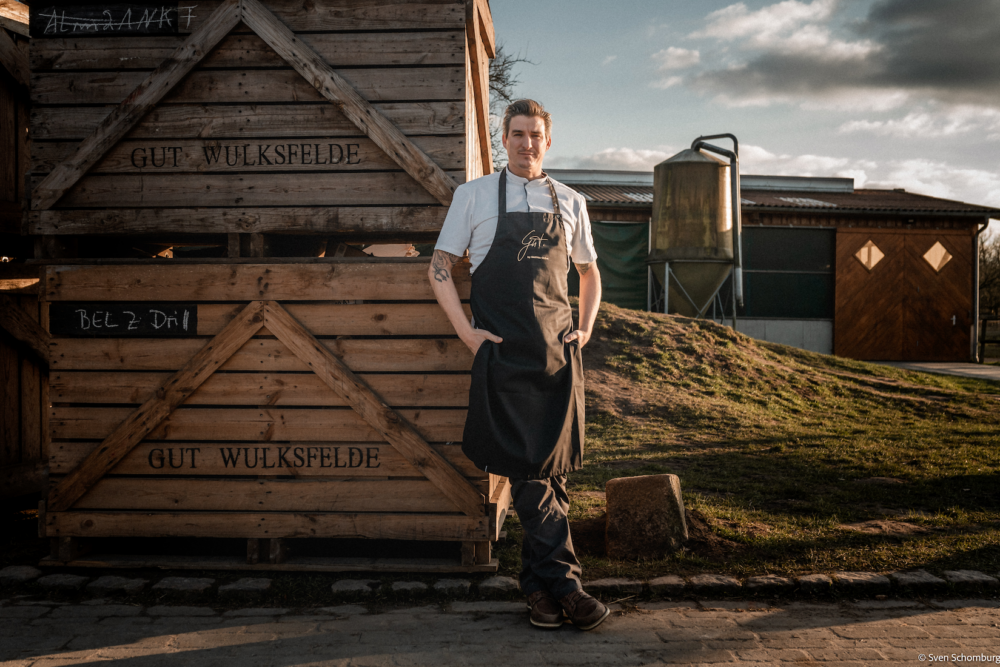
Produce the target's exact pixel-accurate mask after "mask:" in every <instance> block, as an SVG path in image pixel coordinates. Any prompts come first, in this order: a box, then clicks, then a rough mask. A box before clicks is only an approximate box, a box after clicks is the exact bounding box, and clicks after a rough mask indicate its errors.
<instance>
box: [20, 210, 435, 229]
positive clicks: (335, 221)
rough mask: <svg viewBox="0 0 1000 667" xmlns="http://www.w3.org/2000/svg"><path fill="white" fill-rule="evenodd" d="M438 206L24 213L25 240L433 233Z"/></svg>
mask: <svg viewBox="0 0 1000 667" xmlns="http://www.w3.org/2000/svg"><path fill="white" fill-rule="evenodd" d="M447 212H448V209H447V208H446V207H444V206H397V207H392V206H364V207H349V206H345V207H336V206H323V207H308V206H302V207H294V208H242V207H241V208H221V209H220V208H120V209H98V210H85V209H84V210H70V211H62V210H58V209H57V210H54V211H53V210H48V211H29V212H28V232H29V233H30V234H151V233H172V234H180V233H192V234H212V233H216V234H231V233H234V230H235V233H241V234H251V233H257V234H260V233H267V232H296V233H301V234H305V233H316V234H319V233H331V234H341V233H356V232H375V233H393V234H408V233H434V232H438V231H440V229H441V225H442V224H443V223H444V218H445V215H446V214H447Z"/></svg>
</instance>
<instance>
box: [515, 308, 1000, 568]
mask: <svg viewBox="0 0 1000 667" xmlns="http://www.w3.org/2000/svg"><path fill="white" fill-rule="evenodd" d="M584 359H585V362H584V363H585V366H586V380H587V410H588V412H587V450H586V452H585V468H584V469H583V470H581V471H579V472H576V473H574V474H572V475H571V476H570V484H571V488H572V490H573V492H574V493H573V509H572V512H573V518H574V519H575V523H574V526H575V527H576V528H577V532H578V533H579V538H577V540H576V541H577V542H579V543H580V546H581V547H582V548H581V549H580V550H581V551H583V552H584V566H585V570H586V572H585V576H586V578H588V579H593V578H598V577H603V576H636V577H650V576H657V575H659V574H667V573H678V572H680V573H685V572H696V571H721V572H729V573H731V574H734V575H744V576H746V575H757V574H765V573H787V574H791V573H804V572H810V571H827V572H829V571H834V570H877V571H888V570H895V569H905V568H915V567H925V568H927V569H928V570H930V571H932V572H940V571H941V570H947V569H978V570H982V571H986V572H988V573H990V574H996V573H997V572H998V571H1000V486H998V483H1000V384H997V383H993V382H988V381H982V380H973V379H964V378H957V377H946V376H936V375H929V374H923V373H913V372H908V371H904V370H899V369H895V368H892V367H889V366H882V365H877V364H870V363H863V362H856V361H850V360H846V359H842V358H839V357H834V356H827V355H820V354H814V353H810V352H805V351H802V350H799V349H796V348H792V347H788V346H783V345H776V344H772V343H766V342H762V341H757V340H754V339H752V338H749V337H747V336H744V335H742V334H739V333H736V332H734V331H733V330H732V329H730V328H728V327H723V326H720V325H717V324H715V323H714V322H710V321H704V320H692V319H688V318H682V317H676V316H664V315H659V314H653V313H644V312H638V311H632V310H626V309H621V308H616V307H614V306H611V305H603V306H602V312H601V315H600V316H599V319H598V324H597V329H596V332H595V335H594V337H593V338H592V339H591V342H590V344H589V345H588V346H587V347H586V348H585V350H584ZM659 473H674V474H677V475H679V476H680V478H681V484H682V487H683V490H684V500H685V504H686V506H687V508H688V510H689V511H690V512H691V515H692V526H691V528H692V531H691V532H692V539H691V542H690V544H689V549H688V550H687V551H685V552H684V553H683V554H679V555H676V556H673V557H670V558H667V559H664V560H660V561H650V562H643V563H627V562H616V561H609V560H607V559H605V558H603V556H602V554H601V553H600V549H601V545H602V544H603V543H602V542H601V540H600V539H599V531H600V526H601V525H602V524H601V520H600V518H599V517H600V514H601V513H602V512H603V494H602V493H601V491H603V488H604V484H605V482H606V481H607V480H608V479H612V478H616V477H626V476H634V475H648V474H659ZM512 528H514V530H515V531H516V527H515V526H512ZM512 532H513V531H512ZM507 551H508V550H507V549H505V550H504V552H505V553H504V555H505V556H507V557H506V558H504V564H505V566H508V564H509V566H510V568H511V569H515V566H516V560H517V559H516V556H517V554H514V553H510V554H507V553H506V552H507Z"/></svg>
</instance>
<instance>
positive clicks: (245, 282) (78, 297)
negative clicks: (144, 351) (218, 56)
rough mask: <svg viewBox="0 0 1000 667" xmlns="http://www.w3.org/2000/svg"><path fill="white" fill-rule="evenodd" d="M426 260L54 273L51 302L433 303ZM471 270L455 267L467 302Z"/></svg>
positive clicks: (62, 269)
mask: <svg viewBox="0 0 1000 667" xmlns="http://www.w3.org/2000/svg"><path fill="white" fill-rule="evenodd" d="M428 261H429V260H427V259H414V260H379V259H374V258H373V259H357V260H354V259H339V260H330V261H329V263H326V262H324V263H318V264H224V265H213V264H198V265H188V266H185V265H176V266H166V265H156V266H149V265H146V266H143V265H118V266H114V265H112V266H59V265H55V266H49V267H47V269H46V273H45V296H46V299H47V300H49V301H251V300H254V299H272V300H275V301H328V300H355V299H361V300H365V301H402V300H421V301H433V300H434V293H433V292H432V291H431V288H430V285H429V284H428V282H427V264H428ZM468 276H469V265H468V263H467V262H461V263H459V264H456V265H455V267H454V268H453V270H452V277H453V278H454V280H455V282H456V284H457V285H456V286H457V288H458V290H459V295H460V296H461V297H462V298H463V299H467V298H468V297H469V289H470V285H469V278H468Z"/></svg>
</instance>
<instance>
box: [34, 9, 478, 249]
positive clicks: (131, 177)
mask: <svg viewBox="0 0 1000 667" xmlns="http://www.w3.org/2000/svg"><path fill="white" fill-rule="evenodd" d="M165 7H166V9H164V8H165ZM106 12H109V13H107V14H106V13H105V11H104V10H102V8H101V7H98V6H97V5H95V4H93V3H92V2H90V3H88V2H87V1H85V0H80V3H79V6H77V5H73V4H66V3H65V2H63V3H62V4H60V5H58V6H56V5H54V4H53V5H52V6H49V4H47V3H46V2H45V0H40V2H39V3H36V5H35V6H34V8H33V10H32V19H31V30H32V47H31V54H30V58H31V101H32V112H31V135H32V154H31V164H30V174H31V211H30V213H29V214H28V216H27V218H28V219H27V229H28V231H29V232H30V233H31V234H34V235H43V236H48V235H85V236H90V235H144V236H143V239H144V241H147V242H151V241H158V242H162V243H163V244H164V245H169V244H170V243H173V242H174V241H176V240H177V239H181V240H182V241H183V242H184V243H188V244H190V243H205V242H207V241H206V240H205V239H208V240H209V241H213V242H219V239H221V240H222V243H223V244H224V245H227V246H228V248H229V256H231V257H232V256H241V255H242V256H262V255H264V254H265V251H264V248H265V247H266V245H265V244H264V243H262V242H259V239H258V240H255V241H254V242H252V243H247V242H244V243H242V251H241V250H240V248H241V244H240V242H239V238H238V237H235V236H232V235H241V234H243V235H254V234H256V235H260V234H306V235H315V236H316V237H318V238H330V237H337V238H351V239H359V238H364V239H376V238H395V239H404V240H431V239H432V238H433V236H434V235H435V234H436V232H437V231H438V230H439V229H440V225H441V223H442V221H443V219H444V214H445V212H446V210H447V205H448V204H449V203H450V201H451V196H452V193H453V191H454V189H455V187H456V186H457V184H459V183H462V182H464V181H466V180H467V179H471V178H476V177H478V176H481V175H482V174H483V173H484V172H486V173H488V172H490V171H492V157H491V154H490V141H489V128H488V113H489V97H488V95H489V91H488V66H489V57H490V56H491V55H493V53H494V47H493V29H492V19H491V18H490V13H489V5H488V2H487V0H411V1H409V2H406V1H400V0H318V1H317V2H310V3H306V4H303V3H301V2H299V1H298V0H199V1H198V2H192V3H187V4H184V3H182V4H181V5H176V4H175V5H163V4H162V3H159V2H157V3H153V2H151V1H150V0H128V2H125V3H122V2H115V3H112V4H109V5H108V7H107V8H106ZM157 12H159V14H157ZM106 16H111V17H112V19H113V20H108V19H106V18H101V17H106ZM143 16H145V17H147V18H146V20H140V17H143ZM190 235H200V236H198V237H195V238H192V237H191V236H190ZM199 238H200V239H202V240H199ZM307 245H308V244H307ZM304 247H305V246H304ZM308 247H309V248H310V249H309V250H308V251H307V252H306V254H308V252H313V254H314V256H315V252H314V251H315V250H316V248H317V247H318V246H308ZM89 248H90V249H88V250H86V251H80V250H77V251H74V252H77V253H78V255H75V256H80V257H83V256H91V257H98V256H113V255H102V254H100V253H101V250H100V249H99V248H97V249H95V248H94V247H93V245H91V246H90V247H89ZM293 254H295V253H293ZM58 256H62V257H66V256H73V255H66V254H63V255H58ZM223 256H225V254H223Z"/></svg>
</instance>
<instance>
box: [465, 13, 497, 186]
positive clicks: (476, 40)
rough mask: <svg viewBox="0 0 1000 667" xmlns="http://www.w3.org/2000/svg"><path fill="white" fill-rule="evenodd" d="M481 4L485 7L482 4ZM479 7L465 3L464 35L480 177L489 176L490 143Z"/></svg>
mask: <svg viewBox="0 0 1000 667" xmlns="http://www.w3.org/2000/svg"><path fill="white" fill-rule="evenodd" d="M483 4H485V3H483ZM479 5H480V3H479V2H478V1H477V0H467V2H466V17H465V34H466V37H467V39H468V49H469V66H470V67H471V69H472V72H471V78H472V90H471V91H469V92H470V93H471V94H472V96H473V98H474V99H475V103H476V132H477V133H478V135H479V151H480V159H481V160H482V163H483V173H484V174H491V173H493V147H492V141H491V140H490V61H489V58H488V56H487V55H486V50H485V49H484V47H483V37H482V35H481V34H480V33H481V30H480V16H479V12H480V7H479Z"/></svg>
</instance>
